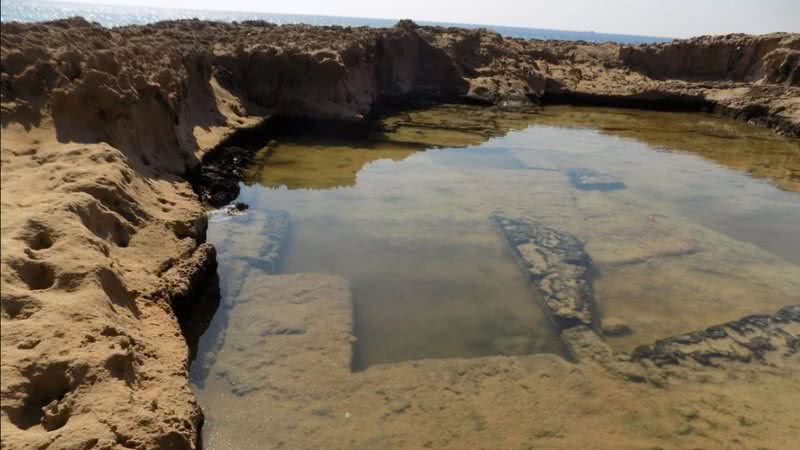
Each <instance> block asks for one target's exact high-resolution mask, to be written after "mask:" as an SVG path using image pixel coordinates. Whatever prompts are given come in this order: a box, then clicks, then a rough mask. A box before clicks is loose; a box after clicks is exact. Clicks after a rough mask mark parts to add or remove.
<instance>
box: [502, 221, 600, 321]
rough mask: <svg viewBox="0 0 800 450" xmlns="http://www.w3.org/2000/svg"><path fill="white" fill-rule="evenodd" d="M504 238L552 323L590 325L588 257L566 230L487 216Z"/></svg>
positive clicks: (590, 289)
mask: <svg viewBox="0 0 800 450" xmlns="http://www.w3.org/2000/svg"><path fill="white" fill-rule="evenodd" d="M491 221H492V222H493V223H494V224H495V226H496V227H497V229H498V230H499V231H500V233H501V234H502V235H503V236H504V237H505V238H506V241H507V242H508V244H509V246H510V247H511V249H512V251H513V253H514V255H515V256H516V258H517V260H518V262H519V263H520V264H521V265H522V267H523V268H524V270H525V272H526V273H527V275H528V278H529V280H530V282H531V285H532V287H535V288H536V289H537V290H538V291H539V292H540V293H541V295H542V297H543V301H544V306H545V309H546V310H547V312H548V313H550V315H551V316H552V318H553V320H554V321H555V322H556V325H557V326H558V327H559V328H561V329H565V328H570V327H574V326H577V325H587V326H590V327H591V326H592V325H593V322H594V320H593V317H592V301H593V293H592V285H591V281H590V280H589V268H590V266H591V258H590V257H589V255H588V254H586V252H585V251H584V249H583V244H582V243H581V242H580V241H579V240H578V239H577V238H575V236H572V235H571V234H569V233H565V232H563V231H560V230H556V229H553V228H550V227H546V226H544V225H541V224H537V223H532V222H529V221H525V220H519V219H509V218H506V217H502V216H498V215H495V216H493V217H492V218H491Z"/></svg>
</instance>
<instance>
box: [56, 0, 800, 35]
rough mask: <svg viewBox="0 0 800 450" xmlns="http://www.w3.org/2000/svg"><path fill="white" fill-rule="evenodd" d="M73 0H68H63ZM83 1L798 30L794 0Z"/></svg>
mask: <svg viewBox="0 0 800 450" xmlns="http://www.w3.org/2000/svg"><path fill="white" fill-rule="evenodd" d="M70 1H74V0H70ZM80 1H82V2H86V3H106V4H128V5H147V6H170V7H175V8H199V9H222V10H242V11H259V12H273V13H290V14H291V13H294V14H322V15H334V16H356V17H377V18H406V17H408V18H412V19H417V20H432V21H443V22H460V23H479V24H487V25H516V26H523V27H536V28H554V29H563V30H578V31H589V30H591V31H598V32H607V33H625V34H641V35H651V36H669V37H688V36H696V35H700V34H721V33H734V32H740V33H767V32H772V31H794V32H800V0H762V1H756V0H727V1H724V0H669V1H657V0H607V1H599V0H598V1H591V0H546V1H544V0H542V1H540V0H459V1H447V2H442V1H438V2H437V1H433V0H394V1H391V2H389V1H378V0H372V1H363V0H291V1H259V0H224V1H220V0H171V1H169V2H165V1H159V0H80Z"/></svg>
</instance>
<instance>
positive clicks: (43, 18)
mask: <svg viewBox="0 0 800 450" xmlns="http://www.w3.org/2000/svg"><path fill="white" fill-rule="evenodd" d="M0 5H2V8H0V21H2V22H12V21H16V22H47V21H51V20H58V19H64V18H68V17H75V16H80V17H83V18H85V19H86V20H88V21H91V22H97V23H99V24H101V25H103V26H106V27H117V26H125V25H144V24H148V23H153V22H160V21H164V20H177V19H200V20H211V21H221V22H241V21H245V20H264V21H267V22H271V23H275V24H278V25H283V24H300V23H303V24H308V25H318V26H323V25H338V26H351V27H358V26H367V27H376V28H377V27H391V26H393V25H394V24H396V23H397V21H398V20H400V19H399V18H398V19H376V18H365V17H344V16H341V17H340V16H321V15H319V16H318V15H306V14H278V13H264V12H246V11H222V10H204V9H178V8H158V7H149V6H121V5H104V4H94V3H73V2H58V1H23V0H2V1H1V2H0ZM412 20H414V19H413V18H412ZM414 21H415V22H416V23H418V24H420V25H431V26H443V27H460V28H473V29H474V28H487V29H491V30H494V31H496V32H497V33H499V34H500V35H502V36H506V37H515V38H524V39H542V40H550V39H553V40H570V41H588V42H616V43H621V44H645V43H654V42H669V41H671V40H672V39H673V38H669V37H657V36H641V35H631V34H615V33H599V32H595V31H571V30H553V29H546V28H527V27H516V26H499V25H482V24H468V23H453V22H431V21H425V20H414Z"/></svg>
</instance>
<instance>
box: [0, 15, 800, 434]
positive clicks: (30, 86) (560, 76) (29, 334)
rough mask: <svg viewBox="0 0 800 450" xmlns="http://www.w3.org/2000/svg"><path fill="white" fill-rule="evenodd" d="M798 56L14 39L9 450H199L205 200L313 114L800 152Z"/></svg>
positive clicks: (582, 46) (13, 29) (743, 47)
mask: <svg viewBox="0 0 800 450" xmlns="http://www.w3.org/2000/svg"><path fill="white" fill-rule="evenodd" d="M798 42H800V36H798V35H797V34H773V35H765V36H736V35H732V36H727V37H724V38H714V37H702V38H695V39H692V40H687V41H680V42H677V43H673V44H663V45H649V46H636V47H627V46H619V45H616V44H589V43H583V42H558V41H525V40H520V39H512V38H502V37H500V36H499V35H497V34H495V33H493V32H490V31H487V30H463V29H456V28H447V29H445V28H432V27H419V26H416V25H415V24H413V23H411V22H408V21H403V22H401V23H399V24H398V25H397V26H396V27H394V28H390V29H370V28H341V27H309V26H302V25H288V26H275V25H272V24H267V23H263V22H244V23H239V24H225V23H213V22H201V21H196V20H190V21H176V22H163V23H158V24H153V25H146V26H128V27H120V28H114V29H107V28H103V27H101V26H99V25H97V24H92V23H89V22H86V21H84V20H83V19H79V18H75V19H68V20H62V21H57V22H50V23H44V24H19V23H3V24H2V61H1V62H0V67H1V69H2V79H1V80H0V82H1V83H2V91H0V92H2V127H3V132H2V190H3V198H2V250H3V251H2V262H1V264H2V356H3V357H2V368H1V370H2V398H3V402H2V407H1V410H2V416H0V424H1V425H2V426H1V427H0V428H2V440H3V445H4V446H7V447H8V448H27V447H41V446H45V445H51V446H58V447H75V448H78V447H82V448H86V447H90V446H96V447H97V448H106V447H113V446H125V447H129V448H156V447H161V448H194V447H196V446H198V431H199V429H200V427H201V424H202V420H203V419H202V417H203V416H202V412H201V411H200V409H199V408H198V406H197V404H196V401H195V399H194V397H193V395H192V393H191V390H190V389H189V387H188V384H187V381H186V372H187V366H188V362H189V356H190V355H189V351H188V349H187V345H186V340H185V339H186V338H185V337H184V335H186V336H196V335H197V334H198V330H192V329H191V328H192V323H196V322H197V321H194V320H189V319H184V320H181V317H176V313H178V312H181V316H183V314H186V316H184V317H190V316H191V314H193V312H192V311H193V310H194V308H190V307H188V306H187V305H190V304H192V303H193V302H200V301H201V299H205V300H203V302H204V305H205V306H204V307H206V308H207V307H208V306H209V305H211V310H213V308H214V298H213V297H214V294H213V292H212V294H210V295H206V294H201V293H199V292H198V290H199V289H200V287H199V286H198V284H200V282H201V280H203V279H206V278H207V277H208V274H210V273H213V268H214V264H215V255H214V251H213V248H211V247H210V246H209V245H208V244H204V241H205V230H206V223H207V222H206V220H207V219H206V217H205V211H204V210H203V207H202V204H201V200H203V201H207V202H209V203H212V204H223V203H226V202H227V201H230V200H232V199H233V198H234V197H235V192H236V189H238V186H237V183H236V181H237V180H238V178H239V177H240V176H241V167H242V166H243V165H244V164H246V162H247V161H248V160H249V158H251V157H252V151H253V150H254V148H251V147H252V146H251V145H249V144H250V143H252V142H255V141H257V140H261V139H263V138H264V137H265V136H269V135H272V134H276V133H277V134H280V133H284V132H286V131H287V128H288V129H289V131H291V128H292V126H294V124H296V123H297V122H296V121H295V120H294V119H293V118H298V117H302V118H305V119H311V121H310V122H308V123H309V124H310V125H308V127H309V128H313V127H318V126H319V124H320V123H326V122H320V121H335V122H334V123H336V124H337V126H340V125H341V124H342V123H350V124H355V125H354V127H356V128H359V127H360V125H359V124H360V123H362V122H363V121H364V120H365V119H368V118H370V117H371V116H374V115H376V114H378V113H379V112H380V111H381V110H383V109H384V108H388V107H408V106H411V105H415V104H419V103H425V102H441V101H463V102H476V103H485V104H493V105H498V106H499V107H503V108H526V107H529V106H532V105H535V104H538V103H541V102H544V103H547V102H553V101H566V102H572V103H580V102H589V103H592V104H613V105H621V106H636V107H643V108H655V109H662V108H668V109H690V110H709V111H711V110H713V111H716V112H720V113H723V114H726V115H731V116H734V117H737V118H739V119H743V120H747V121H750V122H753V123H757V124H759V125H762V126H767V127H770V128H774V129H775V130H777V131H778V132H780V133H783V134H786V135H790V136H798V135H800V87H798V83H800V81H799V80H798V75H797V74H798V65H799V64H800V58H798V52H800V50H798ZM723 60H724V61H725V62H722V61H723ZM675 61H684V62H686V61H691V63H685V66H684V65H679V66H677V67H679V69H674V67H676V65H675V64H674V62H675ZM287 118H290V119H287ZM304 123H305V122H304ZM327 123H330V122H327ZM287 124H292V125H291V126H288V125H287ZM242 129H250V130H251V131H250V132H249V133H251V134H250V135H248V134H247V133H248V132H239V133H240V134H238V135H236V134H235V133H234V132H235V131H237V130H242ZM303 129H308V128H303ZM247 136H251V137H247ZM239 141H241V143H239ZM262 142H263V141H262ZM232 147H240V148H243V150H240V151H231V150H230V149H231V148H232ZM203 161H205V162H206V163H207V164H205V165H203V164H202V163H203ZM187 179H189V180H191V181H192V184H193V186H192V185H190V183H189V182H187V181H186V180H187ZM192 187H194V191H196V193H195V192H193V189H192ZM198 194H200V195H199V197H200V198H198ZM212 291H213V289H212ZM209 297H210V298H209ZM217 301H218V300H217ZM200 309H203V308H202V307H201V308H200ZM187 311H188V312H187ZM187 320H188V322H187ZM202 321H203V320H200V321H199V322H202ZM181 325H183V328H182V327H181ZM201 328H202V327H201ZM181 331H183V334H182V332H181ZM190 339H191V338H190ZM401 409H402V408H401Z"/></svg>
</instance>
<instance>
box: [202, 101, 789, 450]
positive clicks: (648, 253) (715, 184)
mask: <svg viewBox="0 0 800 450" xmlns="http://www.w3.org/2000/svg"><path fill="white" fill-rule="evenodd" d="M456 147H459V148H456ZM423 150H424V151H423ZM798 190H800V144H798V143H797V142H796V141H789V140H786V139H783V138H781V137H778V136H776V135H774V134H773V133H771V132H770V131H768V130H763V129H759V128H755V127H752V126H748V125H745V124H741V123H738V122H733V121H729V120H724V119H719V118H713V117H709V116H705V115H698V114H682V113H654V112H642V111H633V110H614V109H599V108H576V107H550V108H546V109H545V110H544V111H543V112H542V113H541V114H518V113H497V112H492V111H490V110H486V109H475V108H469V107H461V106H443V107H437V108H433V109H430V110H422V111H415V112H411V113H403V114H398V115H396V116H393V117H389V118H387V119H385V120H383V122H382V123H381V124H378V125H377V126H376V129H375V131H374V132H373V133H372V135H371V137H370V138H369V139H367V140H361V141H349V140H346V139H342V140H331V139H329V138H328V139H313V138H296V139H287V140H283V141H279V142H271V143H270V144H269V145H267V146H266V147H265V148H264V149H263V150H262V151H261V153H260V154H259V156H258V158H257V159H256V163H255V164H254V165H253V166H252V167H251V168H250V169H249V171H248V173H247V176H246V180H245V182H244V184H243V186H242V191H241V195H240V199H239V200H240V201H243V202H245V203H247V204H249V205H250V209H249V210H248V212H247V213H246V214H245V215H244V216H241V217H233V218H230V217H226V216H225V215H224V214H219V213H216V214H215V215H213V216H212V220H211V225H210V229H209V240H210V241H211V242H213V243H214V244H215V245H217V247H218V248H219V249H220V276H221V279H222V289H223V296H224V297H225V298H224V301H223V307H222V310H223V311H222V312H221V313H219V314H218V316H219V317H218V318H217V319H215V320H216V324H215V325H212V327H211V331H210V332H209V333H208V335H207V336H206V337H204V341H203V343H201V356H200V357H199V361H198V362H196V363H195V366H194V368H193V379H194V381H195V382H196V383H197V387H198V395H199V397H200V400H201V403H203V402H204V401H207V402H211V403H213V401H211V400H209V399H211V398H219V397H220V396H224V395H226V394H225V393H224V391H225V389H233V390H234V391H236V390H237V389H239V391H237V392H238V393H237V394H236V396H234V397H231V399H230V403H226V405H228V406H229V407H235V405H236V401H237V400H236V399H237V398H242V397H246V396H247V392H249V391H248V390H247V389H244V390H242V388H241V384H240V385H238V386H239V387H236V386H237V384H236V382H233V381H231V380H234V379H237V378H236V377H237V376H239V375H241V376H244V373H240V374H238V375H237V374H236V373H235V371H236V370H237V369H236V368H233V369H232V368H230V367H228V366H226V368H225V369H224V370H223V369H215V364H217V363H215V358H216V357H217V356H216V355H217V354H219V355H222V354H223V352H229V353H228V354H229V355H230V354H234V355H235V354H236V353H235V352H236V351H244V350H242V349H243V348H245V347H248V346H252V345H257V342H249V341H248V340H247V338H246V337H247V336H248V334H247V332H244V331H242V332H241V333H240V334H236V333H237V331H236V330H243V328H237V327H238V326H239V325H237V324H236V323H235V320H236V319H235V317H236V309H237V304H238V302H239V301H240V300H241V301H242V302H246V303H248V304H249V306H248V308H251V309H248V311H249V312H248V317H250V316H252V314H253V313H252V311H254V310H253V309H252V308H253V302H256V301H261V302H269V301H270V300H269V299H270V296H269V292H261V293H260V294H258V295H256V296H254V294H253V293H252V292H253V290H252V289H251V290H247V289H245V291H247V292H248V293H247V294H242V295H241V296H240V295H239V294H240V292H241V291H240V288H241V286H243V285H246V284H248V283H251V284H252V283H254V282H255V281H254V280H257V279H264V278H265V277H266V278H269V277H270V274H272V273H285V274H291V273H309V272H315V273H324V274H332V275H338V276H341V277H343V278H344V279H346V280H347V281H348V282H349V285H350V290H351V292H352V304H353V306H352V313H349V312H348V313H347V315H350V314H352V321H353V323H352V334H353V335H354V339H353V340H352V342H353V346H352V359H351V361H350V364H351V365H350V368H351V369H352V370H354V371H357V372H358V371H365V370H366V371H367V372H370V371H371V370H372V368H373V367H380V366H384V365H386V364H389V365H390V366H391V364H393V363H398V362H401V361H417V360H431V359H445V358H474V357H482V356H490V355H520V354H530V353H551V354H556V355H560V356H564V357H566V356H567V355H566V354H565V350H564V347H563V345H562V344H561V342H560V340H559V337H558V333H557V332H556V330H555V328H554V327H553V326H552V325H551V324H550V322H549V321H548V318H547V317H546V316H545V314H544V313H543V310H542V308H541V307H540V306H539V303H538V301H539V300H540V298H538V297H537V296H538V294H537V292H536V291H535V290H532V289H530V288H529V286H528V284H527V281H526V280H525V278H524V277H523V274H522V273H521V271H520V269H519V267H518V266H517V265H516V264H515V261H514V260H513V258H512V256H511V253H510V251H509V249H507V248H506V247H505V245H506V244H504V241H503V240H502V239H501V237H500V236H499V234H498V233H497V230H495V229H494V228H493V226H492V225H491V224H490V222H489V217H490V216H492V215H493V214H500V215H503V216H506V217H513V218H524V219H528V220H533V221H536V222H539V223H542V224H545V225H547V226H549V227H552V228H556V229H559V230H562V231H564V232H567V233H570V234H572V235H574V236H575V237H577V238H578V239H579V240H580V241H581V242H582V243H583V245H584V248H585V250H586V252H587V253H588V254H589V256H590V257H591V258H592V261H593V271H594V272H595V273H594V276H593V281H594V283H593V284H594V301H595V303H596V306H597V310H598V311H597V314H598V315H599V316H600V318H601V319H602V320H608V319H610V318H612V317H613V318H615V319H616V320H619V321H623V322H624V323H626V324H627V325H628V326H629V327H630V328H631V330H632V333H631V334H630V335H627V336H620V337H610V336H609V337H608V338H607V340H608V342H609V343H610V344H611V345H612V347H614V348H615V349H616V350H620V351H630V350H632V349H633V348H634V347H635V346H636V345H639V344H642V343H648V342H652V341H654V340H655V339H659V338H663V337H668V336H671V335H675V334H679V333H684V332H688V331H693V330H696V329H702V328H705V327H708V326H710V325H713V324H717V323H720V322H724V321H728V320H733V319H737V318H739V317H742V316H744V315H747V314H752V313H769V312H773V311H775V310H777V309H778V308H780V307H781V306H784V305H787V304H791V303H797V302H798V301H800V266H798V264H800V233H798V225H797V224H800V195H798V193H797V191H798ZM276 211H285V212H286V214H288V218H289V222H288V223H289V225H288V230H289V232H288V234H287V236H288V237H286V238H285V239H284V240H283V243H282V246H281V251H280V254H281V256H280V257H279V258H275V257H274V256H275V254H276V251H275V248H276V247H275V245H274V242H275V241H276V240H280V237H279V236H275V235H269V236H268V235H267V234H265V232H267V231H269V230H270V229H271V228H270V226H269V224H270V223H271V222H270V220H271V219H270V217H274V216H275V215H276V214H282V213H276ZM265 242H267V243H268V244H269V245H266V246H265ZM266 247H268V248H269V251H268V252H267V254H269V255H270V261H269V264H266V265H265V264H259V258H261V259H264V258H263V256H260V255H264V254H265V253H264V252H265V250H264V248H266ZM253 249H260V250H253ZM262 262H263V261H262ZM240 297H241V298H240ZM243 311H244V310H243ZM226 329H227V331H226ZM261 335H262V336H263V333H262V334H261ZM320 345H322V344H320ZM203 347H204V348H205V355H203V354H202V352H203ZM237 349H238V350H237ZM230 352H234V353H230ZM263 352H264V353H263V354H264V358H265V360H267V359H271V358H273V357H274V355H270V354H269V352H270V349H269V348H265V349H263ZM256 354H259V353H256ZM248 355H249V356H248V357H247V358H248V362H247V364H249V365H250V366H252V365H253V364H256V363H257V362H256V361H252V358H253V356H252V353H248ZM243 365H244V363H243ZM268 365H269V364H267V363H264V365H263V366H262V365H259V364H256V367H257V369H255V371H254V369H253V368H252V367H250V368H244V367H242V368H241V369H240V370H241V371H243V372H248V374H249V375H250V376H253V373H260V372H258V370H263V371H264V372H263V376H264V377H266V378H269V377H270V372H269V369H267V368H265V367H266V366H268ZM201 368H203V370H201ZM387 370H389V369H387ZM351 376H352V377H358V376H359V375H358V374H353V375H351ZM320 382H321V381H320ZM226 383H227V384H226ZM226 386H227V387H226ZM231 386H233V387H231ZM354 389H355V388H354ZM365 389H366V388H365ZM242 392H245V393H244V394H242ZM207 412H208V414H209V417H210V422H209V426H207V429H206V434H207V436H208V437H209V440H208V441H207V442H210V443H212V444H213V442H214V439H215V438H214V436H215V433H222V434H225V433H224V432H222V431H220V428H219V427H222V426H224V425H221V424H218V425H214V423H215V421H219V422H225V420H224V417H222V416H217V415H215V414H216V413H215V411H213V410H212V411H207ZM215 430H216V431H215ZM219 439H222V438H219ZM220 442H223V441H222V440H219V441H218V442H217V444H218V445H221V444H219V443H220ZM243 442H244V441H243ZM239 445H241V443H239ZM212 447H213V445H212ZM289 447H290V448H291V447H292V446H291V445H289Z"/></svg>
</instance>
